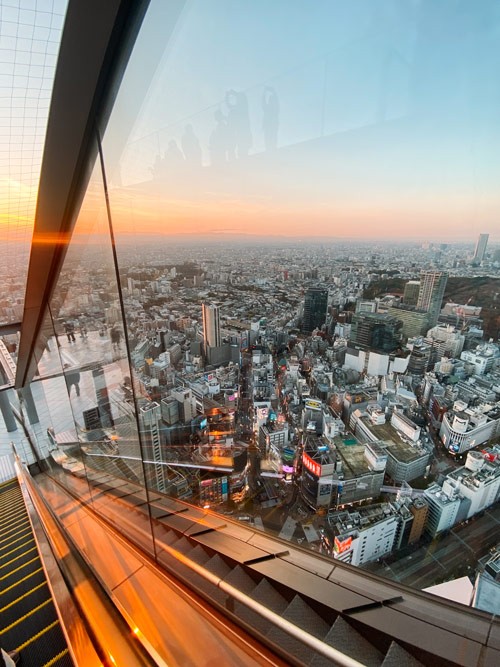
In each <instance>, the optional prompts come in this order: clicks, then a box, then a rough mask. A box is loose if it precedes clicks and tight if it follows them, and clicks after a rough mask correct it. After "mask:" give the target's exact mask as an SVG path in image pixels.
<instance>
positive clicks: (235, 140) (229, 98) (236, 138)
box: [225, 90, 252, 158]
mask: <svg viewBox="0 0 500 667" xmlns="http://www.w3.org/2000/svg"><path fill="white" fill-rule="evenodd" d="M225 101H226V106H227V108H228V114H227V127H228V136H229V156H230V158H233V157H237V158H242V157H245V156H246V155H248V151H249V150H250V148H251V146H252V131H251V129H250V116H249V114H248V101H247V96H246V95H245V93H238V92H237V91H236V90H228V91H227V93H226V97H225Z"/></svg>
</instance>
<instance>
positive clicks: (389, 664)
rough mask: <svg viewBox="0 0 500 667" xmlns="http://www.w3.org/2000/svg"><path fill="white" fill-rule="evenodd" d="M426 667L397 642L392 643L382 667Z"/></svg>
mask: <svg viewBox="0 0 500 667" xmlns="http://www.w3.org/2000/svg"><path fill="white" fill-rule="evenodd" d="M401 665H404V667H424V665H422V663H421V662H420V660H417V659H416V658H414V657H413V656H412V655H411V654H410V653H408V651H406V650H405V649H404V648H403V647H402V646H400V645H399V644H397V643H396V642H392V643H391V645H390V646H389V650H388V651H387V654H386V656H385V658H384V662H383V663H382V667H401Z"/></svg>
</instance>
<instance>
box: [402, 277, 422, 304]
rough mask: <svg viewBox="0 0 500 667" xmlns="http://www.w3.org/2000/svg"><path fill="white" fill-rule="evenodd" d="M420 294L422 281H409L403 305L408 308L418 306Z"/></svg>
mask: <svg viewBox="0 0 500 667" xmlns="http://www.w3.org/2000/svg"><path fill="white" fill-rule="evenodd" d="M419 292H420V280H409V281H408V282H407V283H406V285H405V291H404V294H403V303H405V304H406V305H408V306H416V305H417V302H418V294H419Z"/></svg>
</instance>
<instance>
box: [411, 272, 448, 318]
mask: <svg viewBox="0 0 500 667" xmlns="http://www.w3.org/2000/svg"><path fill="white" fill-rule="evenodd" d="M447 280H448V274H447V273H446V272H445V271H421V272H420V290H419V292H418V301H417V308H418V310H426V311H427V312H428V313H429V327H430V328H431V327H434V326H436V324H437V321H438V317H439V311H440V310H441V303H442V301H443V296H444V291H445V289H446V282H447Z"/></svg>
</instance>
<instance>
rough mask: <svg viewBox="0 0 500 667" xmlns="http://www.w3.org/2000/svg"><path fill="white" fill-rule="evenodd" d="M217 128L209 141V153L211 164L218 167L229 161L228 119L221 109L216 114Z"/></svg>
mask: <svg viewBox="0 0 500 667" xmlns="http://www.w3.org/2000/svg"><path fill="white" fill-rule="evenodd" d="M214 118H215V127H214V129H213V130H212V132H211V134H210V137H209V140H208V153H209V156H210V164H211V165H218V164H222V163H224V162H226V161H227V152H228V148H229V146H228V139H229V137H228V129H227V119H226V117H225V116H224V114H223V113H222V111H221V110H220V109H217V111H216V112H215V113H214Z"/></svg>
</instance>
